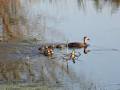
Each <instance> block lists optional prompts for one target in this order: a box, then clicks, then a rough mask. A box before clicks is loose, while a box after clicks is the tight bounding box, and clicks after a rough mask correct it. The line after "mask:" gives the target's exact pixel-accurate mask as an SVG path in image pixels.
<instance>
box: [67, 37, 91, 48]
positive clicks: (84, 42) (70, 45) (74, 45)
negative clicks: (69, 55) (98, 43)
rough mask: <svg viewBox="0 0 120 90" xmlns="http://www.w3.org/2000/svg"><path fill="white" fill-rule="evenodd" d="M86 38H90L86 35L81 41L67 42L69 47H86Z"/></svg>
mask: <svg viewBox="0 0 120 90" xmlns="http://www.w3.org/2000/svg"><path fill="white" fill-rule="evenodd" d="M88 40H90V39H89V38H87V37H84V38H83V42H71V43H68V47H69V48H84V47H87V46H88V44H87V41H88Z"/></svg>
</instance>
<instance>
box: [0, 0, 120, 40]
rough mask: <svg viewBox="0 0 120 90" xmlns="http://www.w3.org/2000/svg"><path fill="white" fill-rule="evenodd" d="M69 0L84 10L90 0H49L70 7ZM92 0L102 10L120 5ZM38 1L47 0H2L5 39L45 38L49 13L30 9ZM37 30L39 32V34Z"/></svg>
mask: <svg viewBox="0 0 120 90" xmlns="http://www.w3.org/2000/svg"><path fill="white" fill-rule="evenodd" d="M69 2H74V3H77V4H74V5H78V9H79V8H82V9H83V10H85V9H86V8H87V4H86V3H87V2H89V1H88V0H75V1H72V0H70V1H69V0H67V1H66V0H61V1H59V0H49V3H50V4H52V5H53V6H54V5H57V4H60V5H61V3H64V4H65V3H66V7H67V6H68V8H69ZM90 2H93V5H94V7H95V9H96V10H97V11H101V10H102V9H103V8H104V7H105V6H108V7H109V6H110V8H111V12H112V13H114V12H116V11H117V10H118V9H119V6H120V0H92V1H90ZM25 3H26V4H25ZM38 3H41V4H44V3H47V2H46V1H45V0H34V1H33V0H28V1H24V0H21V1H20V0H6V1H5V0H0V17H1V18H0V25H2V27H1V30H2V31H1V33H2V34H0V35H1V36H2V37H4V39H5V40H8V39H9V40H11V39H12V40H13V39H21V38H23V37H24V36H25V37H27V36H29V38H33V37H35V38H38V37H41V38H40V39H41V40H42V39H44V38H45V37H44V35H45V34H44V33H45V30H46V29H47V28H48V26H46V25H47V22H48V21H47V20H46V18H48V17H49V15H47V16H46V14H41V13H39V12H38V14H37V15H36V12H35V11H34V13H33V14H31V13H32V12H33V10H31V11H30V9H32V8H31V6H32V5H33V6H34V5H35V4H38ZM24 4H25V5H26V6H25V5H24ZM41 4H40V5H41ZM74 5H73V6H74ZM41 6H42V5H41ZM54 7H57V6H54ZM66 7H65V8H66ZM61 8H62V6H61ZM36 9H37V8H36ZM34 10H35V9H34ZM28 13H29V14H31V16H29V15H27V14H28ZM33 15H34V16H33ZM48 29H50V28H48ZM33 31H34V32H33ZM48 31H49V30H48ZM31 32H32V33H31ZM35 32H37V34H36V33H35ZM41 33H42V34H41ZM49 34H50V33H49ZM1 36H0V38H1ZM36 36H37V37H36Z"/></svg>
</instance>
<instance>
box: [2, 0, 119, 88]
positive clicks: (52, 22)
mask: <svg viewBox="0 0 120 90" xmlns="http://www.w3.org/2000/svg"><path fill="white" fill-rule="evenodd" d="M88 4H92V6H93V7H94V9H95V10H96V11H97V12H102V10H103V9H104V8H106V7H107V8H110V10H111V12H112V13H116V12H117V11H118V10H119V6H120V0H90V1H89V0H0V83H4V82H5V83H6V82H8V81H15V82H18V83H19V82H22V83H26V82H27V83H30V82H33V83H42V85H43V84H44V85H46V86H50V85H51V86H54V85H58V86H62V89H63V87H67V86H68V87H69V86H70V88H71V87H72V86H73V87H72V88H71V90H73V88H74V89H75V90H79V88H81V89H82V90H105V89H103V88H101V87H100V88H99V86H98V87H97V85H96V84H95V83H94V82H92V80H87V78H86V77H85V76H84V75H82V72H80V73H79V71H76V70H79V69H77V68H78V67H77V68H76V67H75V66H74V65H77V64H78V63H82V62H81V61H78V62H76V59H75V58H77V59H78V58H79V59H81V57H82V55H85V54H88V53H89V52H90V50H89V49H87V48H84V49H83V53H84V54H83V53H82V55H81V56H79V55H77V54H75V55H74V54H72V55H73V56H72V57H71V56H70V57H71V58H70V57H69V56H68V57H65V58H63V57H64V55H66V50H55V55H54V56H53V58H48V57H46V56H43V55H42V54H40V53H39V51H38V47H39V45H37V44H38V43H39V44H40V43H49V42H52V43H53V42H54V41H56V42H61V41H60V40H59V39H61V38H62V42H66V41H67V40H68V39H66V38H65V35H64V34H63V33H62V32H61V31H60V30H59V29H57V28H56V25H57V24H56V23H59V22H57V20H56V19H58V18H59V17H61V16H59V14H60V12H61V13H64V12H66V11H68V12H69V11H72V10H73V11H74V10H76V9H77V10H78V11H79V12H80V11H81V10H83V11H86V9H87V8H88V7H89V5H88ZM87 5H88V6H87ZM73 7H74V8H73ZM49 9H50V11H49ZM52 10H53V11H54V10H56V12H57V13H55V12H53V11H52ZM44 11H45V12H44ZM46 12H47V13H46ZM70 13H71V12H70ZM53 14H55V17H52V15H53ZM53 16H54V15H53ZM69 16H70V15H69ZM60 19H61V18H60ZM63 19H64V18H63ZM58 21H59V20H58ZM2 41H5V42H2ZM6 41H7V42H6ZM12 41H13V42H12ZM15 41H17V42H15ZM100 50H101V49H100ZM100 50H99V51H100ZM104 50H105V49H104ZM104 50H103V51H104ZM92 51H93V52H94V51H95V50H92ZM96 51H98V49H97V50H96ZM108 51H109V50H108ZM114 51H116V49H114ZM78 52H79V50H78ZM68 53H71V50H69V51H68V52H67V54H68ZM72 53H74V52H72ZM80 53H81V52H80ZM75 56H77V57H75ZM66 58H70V59H72V60H70V62H68V61H66V60H65V62H64V59H66ZM71 61H73V63H75V62H76V63H75V64H73V63H71ZM69 90H70V89H69Z"/></svg>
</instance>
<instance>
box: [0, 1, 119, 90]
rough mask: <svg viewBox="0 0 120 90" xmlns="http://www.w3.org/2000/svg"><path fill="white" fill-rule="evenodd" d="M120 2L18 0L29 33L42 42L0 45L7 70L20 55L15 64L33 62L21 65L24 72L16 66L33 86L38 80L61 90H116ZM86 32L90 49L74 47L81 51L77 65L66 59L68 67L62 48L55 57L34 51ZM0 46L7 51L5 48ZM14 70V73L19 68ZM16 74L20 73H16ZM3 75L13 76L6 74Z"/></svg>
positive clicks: (117, 89) (77, 36) (1, 57)
mask: <svg viewBox="0 0 120 90" xmlns="http://www.w3.org/2000/svg"><path fill="white" fill-rule="evenodd" d="M119 2H120V1H119V0H118V2H117V1H112V0H29V1H28V0H26V1H25V0H21V7H22V9H23V11H24V14H25V15H24V17H26V18H27V21H28V23H27V26H26V27H27V28H28V30H29V31H28V34H27V36H28V37H30V38H31V37H33V38H36V39H38V40H40V41H39V42H37V41H36V42H34V43H32V42H33V41H30V42H29V43H32V44H29V43H27V42H28V41H27V40H24V43H23V42H22V43H21V42H20V43H17V44H16V43H14V44H13V43H12V44H10V45H9V46H6V47H4V43H1V44H0V48H1V50H0V53H1V55H0V59H6V60H8V58H9V59H10V58H11V59H13V60H12V61H13V62H11V63H12V65H13V66H11V72H12V68H14V67H17V66H14V64H15V63H16V62H17V61H20V59H22V60H21V62H18V65H21V64H22V63H26V62H27V63H29V62H28V59H29V60H30V62H32V68H31V69H29V68H27V67H28V66H26V65H27V64H25V65H23V66H24V67H26V68H25V70H23V71H21V70H22V68H21V67H20V68H17V69H19V71H20V73H21V74H23V76H22V77H21V78H20V79H21V80H22V81H27V82H29V80H30V81H31V80H33V82H35V83H36V84H37V83H41V82H42V83H45V84H46V85H47V86H52V87H54V85H56V86H55V87H59V89H65V90H119V89H120V78H119V76H120V70H119V68H120V65H119V63H120V61H119V60H120V42H119V38H120V25H119V24H120V18H119V17H120V8H119ZM84 36H88V37H89V38H90V42H89V44H90V46H89V47H88V49H89V50H90V52H89V53H88V54H84V53H83V50H76V52H77V51H78V52H81V56H80V58H79V60H78V61H76V63H75V64H73V63H72V61H69V62H68V66H67V64H66V62H64V60H62V59H61V57H60V56H61V53H66V50H63V51H60V50H55V52H56V54H55V57H57V58H55V59H48V58H47V57H44V56H42V55H40V54H39V51H38V50H37V48H38V47H39V44H40V43H41V42H42V43H46V42H67V41H69V42H70V41H82V39H83V37H84ZM30 40H31V39H30ZM33 40H34V39H33ZM5 45H6V44H5ZM14 45H15V46H14ZM3 48H4V49H6V50H8V51H9V52H8V51H6V52H5V51H4V49H3ZM69 52H71V50H69ZM6 56H7V57H6ZM16 60H17V61H16ZM50 60H51V61H50ZM5 63H6V62H5ZM5 65H6V64H5ZM8 65H9V64H8ZM3 69H4V68H3ZM26 71H27V73H25V72H26ZM6 72H7V70H6ZM13 72H16V73H17V71H13ZM1 73H2V71H1ZM8 73H9V72H8ZM2 75H3V76H4V74H2ZM15 76H17V77H20V76H19V75H17V74H15ZM13 77H14V76H12V78H13ZM17 77H16V78H17ZM4 78H11V77H7V76H4ZM28 78H29V79H28ZM41 79H42V80H41ZM1 81H2V80H1ZM50 83H53V85H52V84H50ZM60 87H61V88H60ZM49 88H50V87H49Z"/></svg>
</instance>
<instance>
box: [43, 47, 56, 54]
mask: <svg viewBox="0 0 120 90" xmlns="http://www.w3.org/2000/svg"><path fill="white" fill-rule="evenodd" d="M53 54H54V52H53V49H52V48H46V49H45V50H44V55H45V56H52V55H53Z"/></svg>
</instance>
